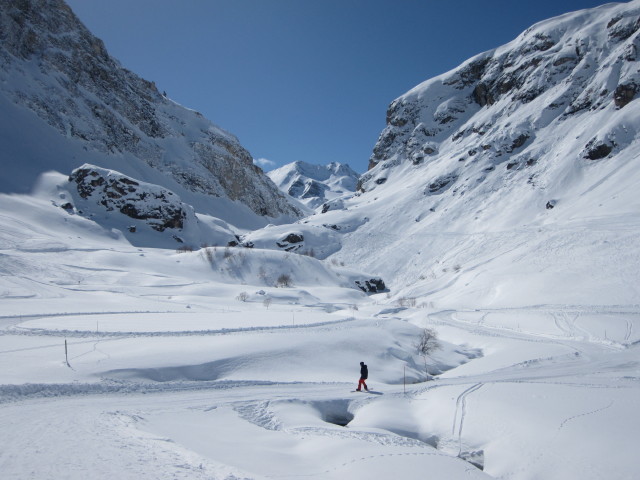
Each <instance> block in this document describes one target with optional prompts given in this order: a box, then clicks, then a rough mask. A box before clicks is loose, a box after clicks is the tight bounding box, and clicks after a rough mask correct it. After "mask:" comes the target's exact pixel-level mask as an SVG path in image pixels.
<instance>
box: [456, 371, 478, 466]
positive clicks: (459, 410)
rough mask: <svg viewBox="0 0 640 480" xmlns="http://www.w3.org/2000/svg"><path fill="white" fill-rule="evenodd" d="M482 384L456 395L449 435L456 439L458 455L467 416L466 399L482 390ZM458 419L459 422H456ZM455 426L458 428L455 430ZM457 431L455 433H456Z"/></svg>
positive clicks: (460, 449)
mask: <svg viewBox="0 0 640 480" xmlns="http://www.w3.org/2000/svg"><path fill="white" fill-rule="evenodd" d="M483 385H484V384H483V383H476V384H475V385H472V386H471V387H469V388H467V389H466V390H465V391H464V392H462V393H461V394H460V395H458V398H457V399H456V410H455V413H454V415H453V425H452V427H451V434H452V436H453V437H457V439H458V455H460V454H461V453H462V429H463V427H464V420H465V418H466V416H467V397H468V396H469V395H471V394H472V393H473V392H476V391H478V390H479V389H480V388H482V386H483ZM458 418H459V421H458ZM456 425H458V428H457V429H456ZM456 430H457V431H456Z"/></svg>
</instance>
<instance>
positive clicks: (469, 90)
mask: <svg viewBox="0 0 640 480" xmlns="http://www.w3.org/2000/svg"><path fill="white" fill-rule="evenodd" d="M639 48H640V2H639V1H637V0H636V1H633V2H630V3H624V4H609V5H605V6H602V7H599V8H595V9H591V10H583V11H579V12H575V13H571V14H566V15H563V16H560V17H558V18H554V19H550V20H547V21H543V22H541V23H538V24H537V25H534V26H533V27H531V28H529V29H528V30H527V31H525V32H524V33H523V34H521V35H520V36H519V37H518V38H516V39H515V40H513V41H512V42H511V43H509V44H507V45H504V46H502V47H499V48H496V49H495V50H492V51H488V52H485V53H482V54H479V55H478V56H476V57H474V58H472V59H470V60H468V61H467V62H465V63H463V64H462V65H461V66H460V67H458V68H456V69H454V70H452V71H450V72H447V73H445V74H443V75H440V76H438V77H436V78H433V79H431V80H427V81H426V82H424V83H422V84H420V85H418V86H417V87H415V88H413V89H412V90H410V91H409V92H407V93H406V94H404V95H402V96H401V97H399V98H398V99H396V100H395V101H393V102H392V103H391V105H390V107H389V110H388V112H387V127H386V128H385V129H384V131H383V132H382V134H381V135H380V138H379V140H378V142H377V144H376V145H375V147H374V150H373V156H372V157H371V169H370V170H369V171H368V172H367V173H366V174H364V175H363V176H362V178H361V182H360V184H359V194H358V195H357V196H355V197H353V198H352V199H351V200H349V201H347V202H345V210H342V211H329V212H327V213H325V214H319V215H316V216H315V217H312V218H311V219H309V221H310V222H311V223H315V224H316V225H331V226H337V227H338V228H337V229H336V230H337V231H339V227H340V226H341V225H347V224H348V225H354V224H356V223H360V224H361V226H359V227H358V228H357V229H356V230H355V231H353V229H351V228H349V229H346V232H348V233H346V234H345V235H342V236H341V237H340V238H339V241H340V242H341V244H342V247H341V249H340V250H339V251H338V252H337V253H336V254H334V257H332V258H335V259H336V260H339V261H344V262H348V263H353V264H358V265H361V266H364V267H365V268H367V269H368V270H369V271H374V272H377V273H378V274H380V275H382V277H383V278H385V281H387V284H388V285H390V286H391V289H392V291H394V292H396V293H397V294H398V295H402V296H404V295H409V296H411V297H418V298H420V297H424V298H425V299H428V301H430V302H436V303H437V302H439V301H441V302H445V303H446V304H455V305H458V306H459V305H460V302H462V303H463V304H465V305H469V306H478V305H499V304H503V305H514V304H521V303H522V302H523V301H528V302H532V303H577V304H585V303H600V304H633V303H636V302H637V299H638V298H639V297H640V291H639V290H638V285H639V284H640V282H639V281H640V277H639V276H638V272H639V271H640V241H639V240H638V239H639V238H640V236H639V235H638V233H640V197H639V196H638V193H637V192H638V185H640V168H639V164H638V161H639V158H640V108H639V106H640V103H638V102H640V100H639V99H638V97H639V95H638V92H640V68H639V67H640V57H639V55H640V52H638V49H639ZM363 219H367V220H366V221H363ZM595 271H597V272H598V276H599V278H600V281H601V282H602V284H603V285H607V286H608V288H602V289H597V291H595V292H594V291H591V290H590V288H587V287H584V288H582V287H581V286H580V285H581V282H582V281H584V279H585V278H586V277H588V276H590V275H593V272H595ZM525 272H526V273H525ZM525 292H526V295H525Z"/></svg>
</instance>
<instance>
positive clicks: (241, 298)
mask: <svg viewBox="0 0 640 480" xmlns="http://www.w3.org/2000/svg"><path fill="white" fill-rule="evenodd" d="M248 299H249V294H248V293H247V292H240V293H239V294H238V296H237V297H236V300H239V301H241V302H246V301H247V300H248Z"/></svg>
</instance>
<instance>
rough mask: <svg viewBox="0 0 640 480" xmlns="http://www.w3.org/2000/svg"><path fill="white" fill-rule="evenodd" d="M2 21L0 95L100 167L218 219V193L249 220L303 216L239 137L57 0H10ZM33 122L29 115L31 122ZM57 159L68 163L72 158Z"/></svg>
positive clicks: (47, 164)
mask: <svg viewBox="0 0 640 480" xmlns="http://www.w3.org/2000/svg"><path fill="white" fill-rule="evenodd" d="M0 25H1V26H2V28H1V30H0V31H1V32H2V34H1V35H2V48H0V61H1V62H2V63H1V65H0V78H1V79H2V82H1V83H0V92H1V93H2V96H4V97H5V99H6V101H7V102H8V103H9V104H10V105H16V106H18V107H19V108H22V109H26V110H28V111H31V112H33V113H35V114H36V115H37V116H38V117H39V118H40V119H41V120H42V121H44V122H46V124H47V125H48V126H49V128H52V129H54V130H55V131H57V132H58V133H59V134H61V135H62V136H63V137H64V138H65V139H66V141H67V144H68V145H72V144H74V145H78V144H80V148H82V149H84V150H85V151H91V152H97V153H98V154H99V156H100V158H101V162H100V163H102V166H103V167H106V168H113V167H114V166H115V168H116V169H117V170H120V171H123V170H126V171H124V172H123V173H126V174H128V175H131V176H133V177H136V178H140V179H141V180H143V181H151V182H152V183H161V184H163V186H166V187H167V188H170V189H172V190H176V184H177V185H179V186H180V188H181V189H182V190H183V191H181V192H180V193H181V196H182V197H185V194H184V192H187V193H188V194H189V196H190V197H191V198H189V201H190V202H191V203H197V206H198V209H199V211H204V212H206V213H209V214H214V215H215V214H217V215H219V216H224V215H225V214H224V212H223V211H221V208H215V207H212V206H211V204H208V202H209V200H211V199H212V198H218V199H221V201H222V202H223V203H224V202H225V199H229V200H230V201H231V203H237V204H240V203H241V204H244V205H246V206H247V207H248V208H249V209H250V210H251V211H252V212H253V215H254V219H253V223H254V224H255V223H256V222H257V221H259V217H270V218H271V219H272V221H273V219H278V218H281V217H282V218H288V219H295V218H298V217H299V216H300V215H301V212H300V211H299V210H298V209H297V208H296V207H295V206H293V205H291V204H290V203H289V202H288V201H287V200H286V198H285V197H284V196H283V195H282V194H281V193H280V192H279V191H278V190H277V188H276V187H275V185H273V183H272V182H271V181H270V180H269V179H268V178H267V177H266V175H264V173H263V172H262V170H261V169H260V168H259V167H257V166H256V165H254V164H253V159H252V157H251V155H250V154H249V152H248V151H247V150H246V149H244V147H242V146H241V145H240V143H239V142H238V140H237V138H236V137H235V136H233V135H231V134H229V133H228V132H226V131H224V130H222V129H221V128H219V127H217V126H215V125H213V124H212V123H211V122H209V121H208V120H206V119H204V117H202V115H201V114H199V113H198V112H195V111H192V110H189V109H186V108H184V107H182V106H180V105H178V104H176V103H174V102H172V101H171V100H169V99H167V98H166V97H165V96H163V95H162V94H161V93H160V92H159V91H158V89H157V88H156V86H155V84H154V83H153V82H150V81H147V80H144V79H142V78H140V77H139V76H137V75H135V74H134V73H132V72H130V71H129V70H127V69H125V68H123V67H122V66H121V65H120V64H119V62H118V61H117V60H115V59H113V58H112V57H110V56H109V54H108V52H107V50H106V48H105V47H104V44H103V42H102V41H101V40H99V39H97V38H96V37H94V36H93V35H92V34H91V33H90V32H89V31H88V30H87V29H86V28H85V27H84V25H82V23H81V22H80V21H79V20H78V18H77V17H76V16H75V15H74V14H73V12H72V11H71V9H70V8H69V7H68V6H67V5H66V4H65V3H64V1H63V0H34V1H30V2H20V1H13V0H11V1H9V2H8V4H7V5H6V6H5V7H3V9H2V11H1V15H0ZM35 124H37V122H34V121H32V125H31V127H32V128H33V126H35ZM38 128H39V129H40V130H46V128H45V127H43V126H42V125H39V126H38ZM42 134H43V135H44V133H42ZM11 141H12V139H11V138H10V136H9V135H5V136H4V137H3V138H2V144H3V147H4V149H5V150H9V149H10V148H11V146H10V145H9V144H10V143H11ZM24 147H25V150H26V149H28V148H30V147H29V145H28V144H27V145H25V146H24ZM69 148H74V147H72V146H70V147H69ZM64 156H65V153H64V152H62V153H61V154H60V155H59V157H64ZM123 160H124V161H123ZM56 161H57V160H56V159H54V158H50V159H48V160H40V165H39V171H42V170H43V169H44V168H50V169H56ZM59 163H62V164H64V165H65V167H66V165H67V164H68V160H64V159H63V160H60V161H59ZM82 163H85V162H84V161H78V163H77V164H76V165H75V167H77V166H79V165H81V164H82ZM91 163H94V164H96V163H99V162H96V161H95V160H92V161H91ZM122 163H124V164H125V165H126V167H125V168H122ZM118 164H120V165H118ZM8 166H9V168H11V170H10V171H9V172H8V173H9V175H8V176H10V177H13V178H14V179H15V177H17V176H19V175H20V172H19V171H18V170H19V169H18V167H16V166H15V165H14V166H13V167H12V165H11V164H10V165H8ZM147 167H151V169H152V170H157V171H160V172H162V175H156V174H154V173H153V172H152V171H150V170H149V168H147ZM37 173H38V172H35V173H34V175H36V174H37ZM63 173H67V174H68V173H70V171H69V170H67V171H64V172H63ZM167 180H170V182H168V181H167ZM29 181H30V182H31V183H33V182H34V181H35V178H34V177H33V176H32V177H30V178H29ZM15 183H16V182H15V181H13V182H4V183H3V185H2V187H3V189H4V190H7V189H9V188H14V191H15V188H16V185H15ZM23 190H24V188H23ZM218 203H219V202H218ZM227 205H228V202H227ZM247 213H248V212H247Z"/></svg>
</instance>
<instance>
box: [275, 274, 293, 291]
mask: <svg viewBox="0 0 640 480" xmlns="http://www.w3.org/2000/svg"><path fill="white" fill-rule="evenodd" d="M291 285H293V283H292V281H291V275H289V274H288V273H282V274H280V276H279V277H278V279H277V280H276V287H278V288H285V287H290V286H291Z"/></svg>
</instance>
